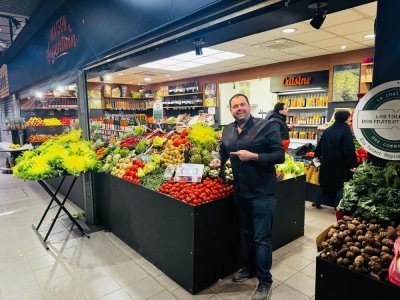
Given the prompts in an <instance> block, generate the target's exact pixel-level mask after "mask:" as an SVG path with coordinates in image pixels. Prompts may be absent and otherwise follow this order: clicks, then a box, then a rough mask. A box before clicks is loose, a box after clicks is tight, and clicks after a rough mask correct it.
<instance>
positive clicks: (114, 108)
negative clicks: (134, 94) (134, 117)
mask: <svg viewBox="0 0 400 300" xmlns="http://www.w3.org/2000/svg"><path fill="white" fill-rule="evenodd" d="M149 109H153V108H152V107H151V108H105V109H104V110H117V111H118V110H149Z"/></svg>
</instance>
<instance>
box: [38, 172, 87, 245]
mask: <svg viewBox="0 0 400 300" xmlns="http://www.w3.org/2000/svg"><path fill="white" fill-rule="evenodd" d="M66 177H67V175H64V176H63V178H62V180H61V182H60V184H59V185H58V187H57V189H56V192H55V193H54V194H53V192H52V191H51V190H50V188H49V187H48V186H47V185H46V184H45V183H44V181H43V180H38V182H39V184H40V185H41V186H42V187H43V189H44V190H45V191H46V192H47V193H48V194H49V195H50V197H51V201H50V203H49V205H48V206H47V208H46V211H45V212H44V214H43V216H42V218H41V219H40V222H39V224H38V226H36V227H35V226H34V225H32V228H33V230H35V232H36V234H37V235H38V237H39V239H40V241H41V242H42V244H43V246H44V247H45V248H46V249H47V250H49V247H48V246H47V244H46V241H47V239H48V237H49V235H50V233H51V231H52V230H53V227H54V224H55V223H56V221H57V219H58V217H59V215H60V213H61V210H62V211H64V212H65V214H66V215H67V216H68V217H69V219H70V220H71V221H72V223H74V224H75V225H76V226H77V227H78V229H79V230H80V231H81V233H82V235H83V236H86V237H87V238H90V236H89V235H87V234H86V233H85V232H84V231H83V228H82V226H81V225H79V223H78V222H77V221H76V220H75V218H74V217H73V216H72V215H71V214H70V212H69V211H68V210H67V209H66V208H65V202H67V198H68V196H69V194H70V192H71V190H72V188H73V186H74V184H75V182H76V179H77V177H74V179H73V180H72V182H71V185H70V187H69V188H68V191H67V193H66V195H65V197H64V199H63V201H62V202H61V201H60V200H59V199H58V198H57V194H58V192H59V190H60V188H61V186H62V185H63V183H64V180H65V178H66ZM53 202H55V203H56V204H57V205H58V206H59V208H58V211H57V213H56V216H55V217H54V219H53V221H52V222H51V225H50V228H49V230H48V231H47V233H46V236H45V238H44V239H43V238H42V236H41V235H40V233H39V228H40V226H41V225H42V222H43V220H44V218H45V217H46V215H47V213H48V211H49V210H50V209H51V208H53V207H51V205H52V204H53ZM54 207H56V206H54Z"/></svg>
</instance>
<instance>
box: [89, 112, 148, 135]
mask: <svg viewBox="0 0 400 300" xmlns="http://www.w3.org/2000/svg"><path fill="white" fill-rule="evenodd" d="M147 118H148V117H147V116H146V115H145V114H108V113H106V114H105V115H104V117H97V118H90V125H91V127H93V128H95V129H96V130H99V131H102V132H126V131H128V129H129V128H132V127H133V126H137V125H143V124H146V120H147Z"/></svg>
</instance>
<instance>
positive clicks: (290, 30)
mask: <svg viewBox="0 0 400 300" xmlns="http://www.w3.org/2000/svg"><path fill="white" fill-rule="evenodd" d="M296 30H297V29H295V28H285V29H283V30H282V32H283V33H293V32H295V31H296Z"/></svg>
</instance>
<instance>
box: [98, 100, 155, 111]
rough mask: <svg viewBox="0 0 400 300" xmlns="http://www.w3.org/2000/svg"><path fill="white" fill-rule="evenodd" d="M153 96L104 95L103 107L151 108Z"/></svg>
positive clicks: (115, 108) (118, 108) (116, 108)
mask: <svg viewBox="0 0 400 300" xmlns="http://www.w3.org/2000/svg"><path fill="white" fill-rule="evenodd" d="M153 104H154V98H153V97H151V98H131V97H104V107H105V109H112V110H121V109H126V110H138V109H151V108H153Z"/></svg>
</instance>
